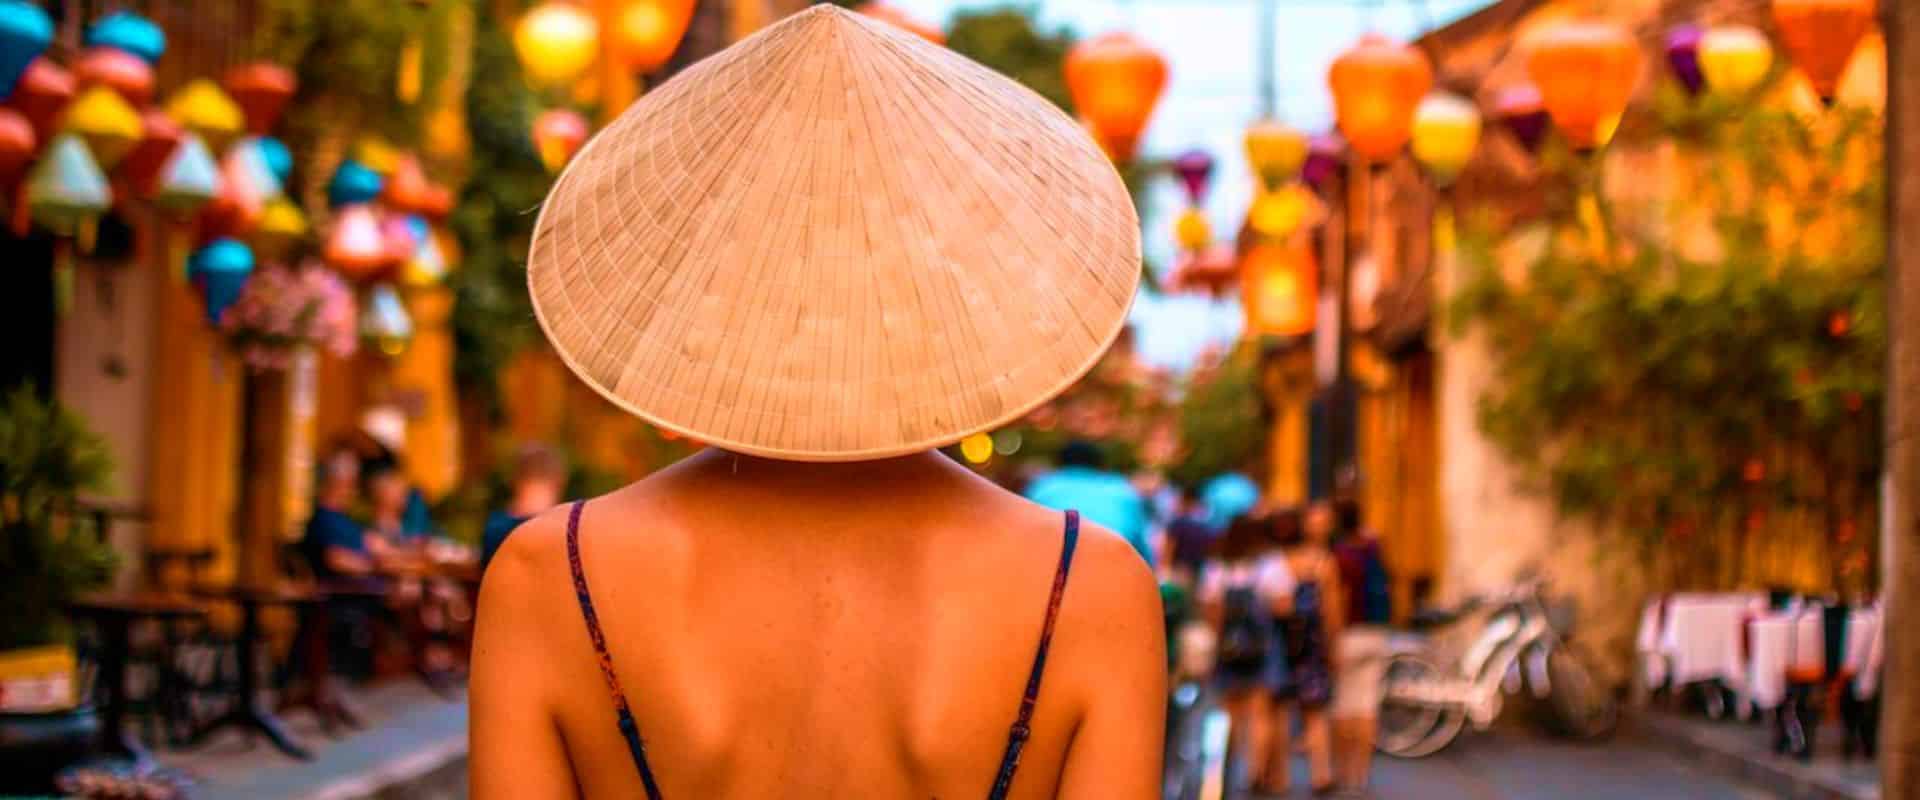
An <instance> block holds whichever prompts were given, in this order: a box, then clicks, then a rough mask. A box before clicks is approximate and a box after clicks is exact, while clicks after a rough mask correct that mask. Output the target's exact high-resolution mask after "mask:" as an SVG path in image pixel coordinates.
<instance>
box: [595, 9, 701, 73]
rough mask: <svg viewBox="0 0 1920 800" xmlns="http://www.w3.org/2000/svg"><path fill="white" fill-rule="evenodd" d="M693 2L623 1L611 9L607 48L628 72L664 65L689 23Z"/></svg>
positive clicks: (651, 69) (643, 71)
mask: <svg viewBox="0 0 1920 800" xmlns="http://www.w3.org/2000/svg"><path fill="white" fill-rule="evenodd" d="M693 5H694V4H693V0H625V2H622V3H620V4H619V5H618V6H617V7H615V8H614V10H613V19H612V24H611V25H610V26H609V27H608V30H607V35H608V36H610V37H612V38H611V39H610V40H609V41H608V43H607V45H608V49H609V50H610V51H611V52H612V53H613V57H614V59H615V60H617V61H619V62H620V64H621V65H622V66H625V67H626V68H627V70H628V71H629V72H641V73H645V72H652V71H654V70H657V69H659V68H661V67H664V66H666V64H667V59H670V58H672V57H673V51H674V50H676V49H678V48H679V47H680V40H681V39H682V38H684V37H685V36H686V35H687V24H688V23H690V22H692V21H693Z"/></svg>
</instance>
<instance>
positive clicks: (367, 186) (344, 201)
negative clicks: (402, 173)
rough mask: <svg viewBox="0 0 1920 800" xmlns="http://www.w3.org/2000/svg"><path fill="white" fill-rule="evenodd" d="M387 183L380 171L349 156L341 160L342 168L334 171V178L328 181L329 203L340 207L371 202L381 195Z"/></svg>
mask: <svg viewBox="0 0 1920 800" xmlns="http://www.w3.org/2000/svg"><path fill="white" fill-rule="evenodd" d="M386 183H387V182H386V179H385V178H382V177H380V173H378V172H374V171H373V170H372V169H370V168H368V167H367V165H365V164H362V163H360V162H358V161H355V160H353V159H350V158H349V159H347V160H345V161H342V162H340V168H339V169H336V170H334V171H333V180H330V181H328V182H327V205H329V206H332V207H334V208H339V207H341V206H350V205H354V204H357V203H371V202H373V201H374V200H375V199H378V198H379V197H380V192H381V190H383V189H385V188H386Z"/></svg>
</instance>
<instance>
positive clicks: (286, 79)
mask: <svg viewBox="0 0 1920 800" xmlns="http://www.w3.org/2000/svg"><path fill="white" fill-rule="evenodd" d="M225 84H226V88H227V94H228V95H229V96H231V97H232V98H233V102H234V103H236V104H238V105H239V106H240V113H241V116H243V117H244V118H245V119H246V125H247V131H248V132H250V133H253V134H255V135H261V136H264V135H266V133H267V132H268V131H271V130H273V126H274V125H276V124H278V123H279V122H280V114H281V112H283V111H285V110H286V108H287V102H288V101H290V100H292V99H293V93H294V91H295V90H296V89H298V88H299V80H298V79H296V78H295V77H294V76H293V70H290V69H287V68H286V67H283V66H280V65H279V64H275V63H273V62H271V61H255V62H253V63H251V64H242V65H240V66H237V67H234V68H233V69H231V70H229V71H228V72H227V75H226V80H225Z"/></svg>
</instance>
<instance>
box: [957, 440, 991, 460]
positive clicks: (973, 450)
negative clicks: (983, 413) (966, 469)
mask: <svg viewBox="0 0 1920 800" xmlns="http://www.w3.org/2000/svg"><path fill="white" fill-rule="evenodd" d="M960 456H961V457H962V458H965V459H966V460H967V463H969V464H985V463H987V461H988V460H989V459H991V458H993V437H992V436H989V435H987V434H984V433H976V434H974V435H972V436H969V437H967V438H965V439H961V440H960Z"/></svg>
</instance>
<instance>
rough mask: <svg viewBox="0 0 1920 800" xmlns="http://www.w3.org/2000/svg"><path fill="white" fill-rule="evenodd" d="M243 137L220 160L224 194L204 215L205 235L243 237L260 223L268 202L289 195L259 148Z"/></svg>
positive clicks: (220, 194) (202, 220) (202, 218)
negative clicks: (261, 155)
mask: <svg viewBox="0 0 1920 800" xmlns="http://www.w3.org/2000/svg"><path fill="white" fill-rule="evenodd" d="M251 141H252V140H250V139H242V140H240V141H239V142H236V143H234V145H233V146H232V147H230V148H227V154H226V156H225V157H223V158H221V160H220V193H219V194H218V195H215V196H214V198H213V202H211V203H208V204H207V207H206V209H205V210H204V211H202V212H201V215H200V225H201V229H202V232H203V235H204V236H206V237H207V238H214V237H220V236H226V237H232V238H236V239H238V238H242V237H245V236H247V235H248V234H250V233H252V232H253V230H254V229H255V228H256V227H258V226H259V224H260V217H261V215H262V214H264V213H265V212H266V209H267V203H268V202H270V201H272V200H273V199H275V198H278V197H281V196H283V195H284V194H285V191H284V189H283V188H282V187H281V186H280V182H279V181H278V180H275V179H274V177H273V171H272V170H271V169H268V168H267V164H266V161H265V159H262V158H261V157H260V154H259V151H257V150H255V149H254V148H253V147H251V146H249V145H250V144H251Z"/></svg>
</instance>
